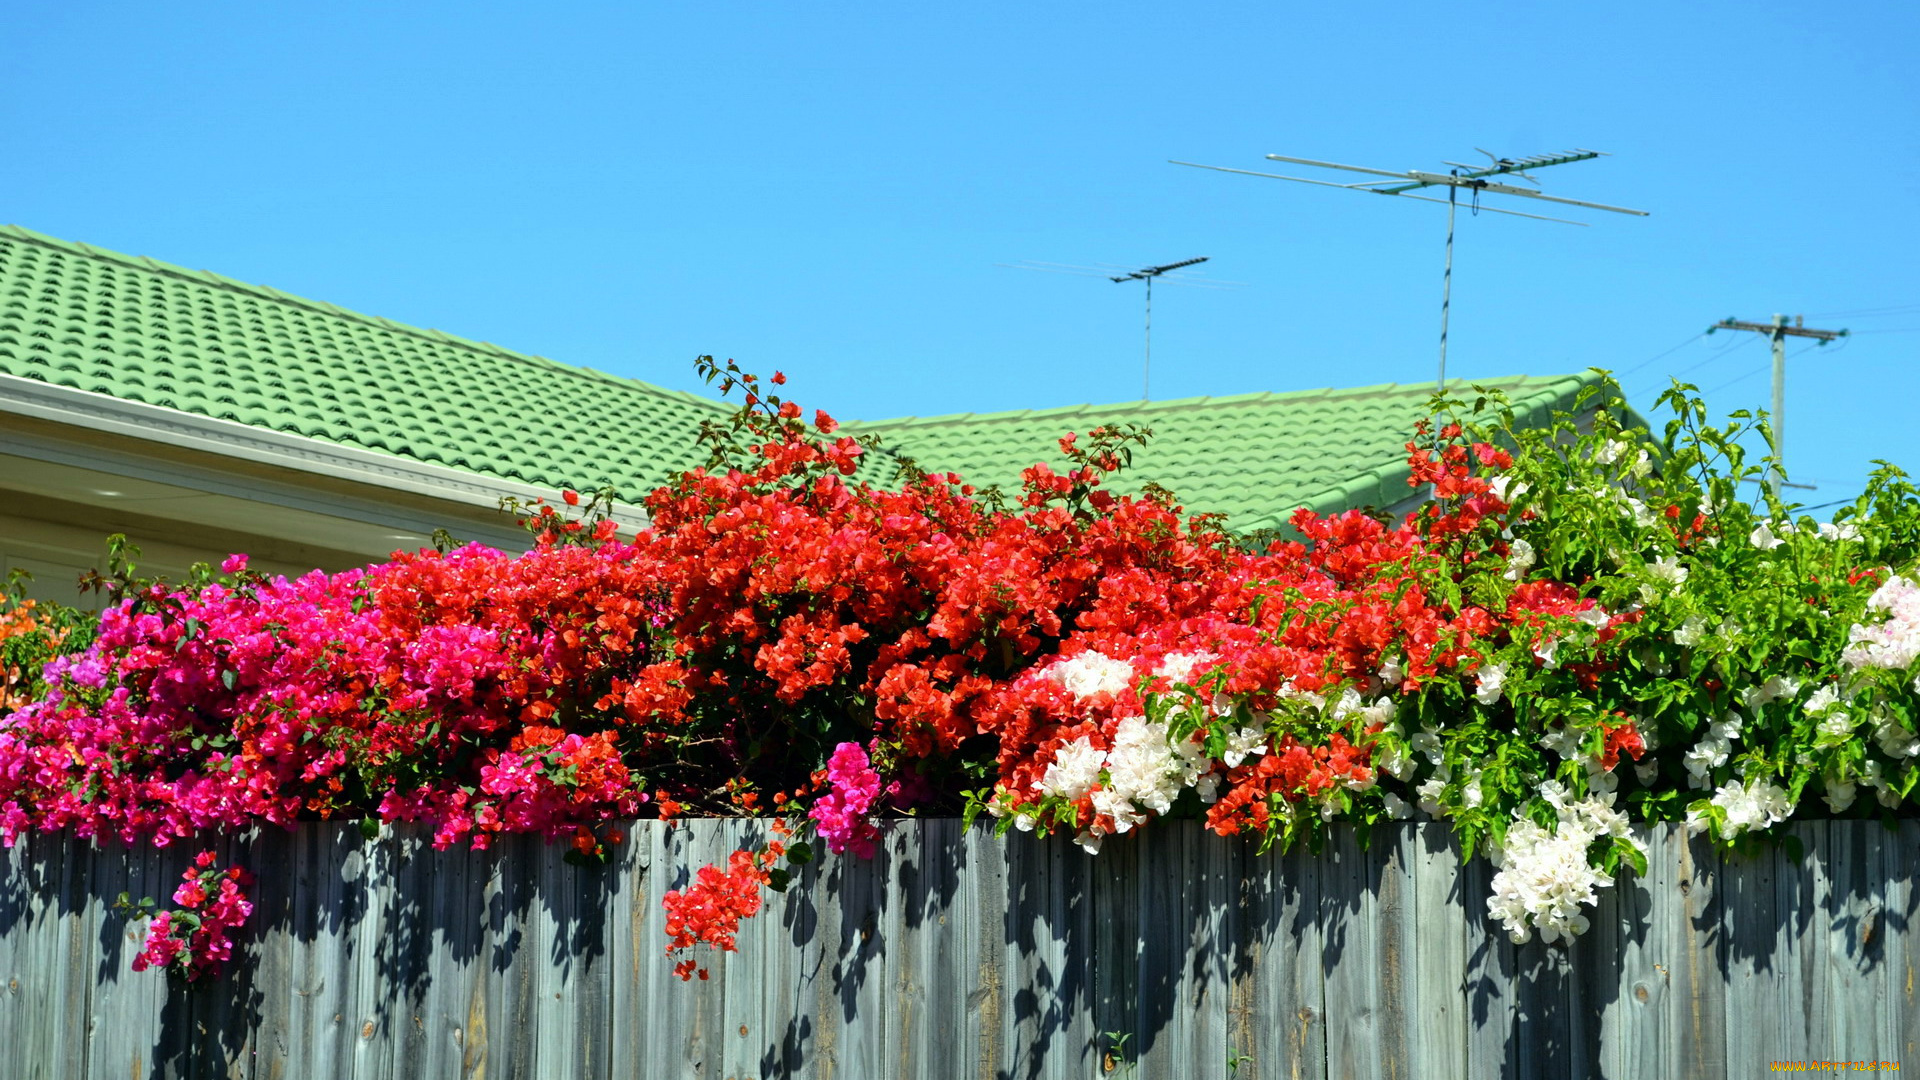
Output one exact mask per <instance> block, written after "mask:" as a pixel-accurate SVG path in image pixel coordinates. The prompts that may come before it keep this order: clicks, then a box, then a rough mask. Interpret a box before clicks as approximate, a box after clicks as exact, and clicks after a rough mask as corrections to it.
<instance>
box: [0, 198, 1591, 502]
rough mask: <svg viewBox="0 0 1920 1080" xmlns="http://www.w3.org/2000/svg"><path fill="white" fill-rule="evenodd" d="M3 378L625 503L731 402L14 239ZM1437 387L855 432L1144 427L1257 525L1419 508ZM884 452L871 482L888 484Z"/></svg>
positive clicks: (995, 469)
mask: <svg viewBox="0 0 1920 1080" xmlns="http://www.w3.org/2000/svg"><path fill="white" fill-rule="evenodd" d="M0 294H3V295H4V297H5V298H4V299H0V373H5V374H9V375H16V376H24V377H27V378H34V379H41V380H46V381H52V382H56V383H60V384H62V385H67V386H73V387H78V388H81V389H87V390H94V391H97V392H100V393H105V394H112V395H115V396H118V397H124V398H129V399H132V400H139V401H149V402H156V403H164V404H167V405H169V406H171V407H173V408H177V409H180V410H183V411H186V412H192V413H199V414H201V415H204V416H210V417H218V418H223V419H230V420H238V421H239V422H241V423H247V424H254V425H257V426H260V427H267V428H274V429H278V430H283V431H293V432H300V433H304V434H307V435H309V436H311V437H314V438H320V439H325V440H328V441H331V442H336V443H341V444H346V445H354V446H361V447H367V448H372V449H379V450H384V451H386V452H389V453H393V454H397V455H401V456H405V457H410V458H414V459H416V460H421V461H431V462H439V463H447V464H450V465H451V466H453V467H457V468H464V469H467V470H469V471H473V472H479V473H485V474H488V475H492V476H496V477H508V478H514V479H519V480H524V481H526V482H528V483H530V484H534V485H538V486H541V487H545V488H561V487H575V488H591V487H597V486H599V485H601V484H603V483H607V482H612V483H614V484H615V485H617V486H618V487H619V488H620V489H621V491H622V492H623V494H624V495H625V496H626V497H629V498H631V497H635V496H637V495H638V494H640V493H641V492H644V491H646V490H649V489H651V488H652V487H654V486H656V485H658V484H660V483H662V482H664V481H665V480H667V479H668V477H670V476H671V475H673V474H674V473H677V472H679V471H680V470H682V469H685V468H687V467H689V466H691V465H694V464H697V463H698V462H699V460H701V458H702V454H701V453H700V451H699V449H698V447H697V446H696V445H695V438H694V436H695V435H696V433H697V432H698V431H699V427H700V424H701V422H702V421H703V420H707V419H721V418H724V417H725V416H726V415H727V414H728V413H729V411H730V407H729V406H727V405H724V404H722V403H720V402H715V401H711V400H708V399H705V398H700V397H696V396H694V395H691V394H684V393H680V392H678V391H673V390H667V389H664V388H662V387H658V386H653V385H651V384H648V383H644V382H640V381H637V380H633V379H624V378H619V377H616V376H613V375H608V374H605V373H603V372H599V371H594V370H591V369H587V368H578V367H569V366H567V365H565V364H561V363H558V362H556V361H553V360H550V359H547V358H546V357H541V356H533V355H528V354H524V353H516V352H513V351H510V350H507V349H503V348H500V347H499V346H497V345H493V344H490V343H486V342H478V341H473V340H471V339H468V338H463V337H459V336H456V335H454V334H449V333H446V332H444V331H440V330H423V329H419V328H416V327H411V326H406V325H403V324H401V323H398V322H394V321H392V320H390V319H384V318H375V317H371V316H366V315H361V314H358V313H355V312H351V311H347V310H345V309H344V308H340V307H337V306H335V305H333V304H329V303H324V302H320V301H314V300H306V299H302V298H300V297H297V296H292V295H289V294H287V293H284V292H281V291H279V290H275V289H269V288H265V287H262V286H255V285H246V284H242V283H240V282H237V281H234V280H233V279H231V278H227V277H223V276H221V275H219V274H215V273H211V272H209V271H203V270H187V269H184V268H182V267H178V266H173V265H170V264H167V263H163V262H159V261H157V260H154V259H149V258H144V257H141V258H134V257H131V256H126V255H121V254H117V253H115V252H111V251H107V250H104V249H101V248H96V247H91V246H89V245H84V244H73V243H68V242H67V241H63V240H58V239H55V238H53V237H49V236H43V235H41V234H39V233H35V232H31V231H29V230H26V229H22V228H19V227H17V226H0ZM1588 381H1589V378H1588V377H1586V376H1561V377H1553V378H1538V377H1535V378H1528V377H1515V378H1510V379H1499V380H1492V381H1491V382H1490V383H1489V385H1498V386H1501V387H1503V388H1504V389H1506V390H1507V391H1508V393H1509V394H1510V395H1511V396H1512V397H1513V399H1514V401H1515V405H1516V409H1515V411H1516V413H1517V414H1519V415H1520V416H1523V417H1525V416H1527V415H1529V414H1535V415H1542V414H1544V412H1545V410H1547V409H1549V408H1551V407H1554V406H1560V407H1565V406H1566V405H1567V404H1568V403H1570V401H1571V398H1572V396H1573V394H1574V393H1576V392H1577V391H1578V390H1579V388H1580V387H1581V386H1583V385H1585V384H1586V383H1587V382H1588ZM1432 389H1433V387H1432V385H1431V384H1415V385H1399V384H1393V383H1386V384H1382V385H1378V386H1367V387H1351V388H1345V389H1324V390H1303V391H1296V392H1292V393H1250V394H1235V395H1230V396H1222V397H1198V398H1185V399H1180V400H1173V401H1156V402H1151V403H1144V402H1132V403H1121V404H1112V405H1065V406H1058V407H1053V408H1044V409H1022V410H1017V411H1013V412H1005V413H991V414H955V415H946V416H931V417H911V416H910V417H901V418H899V419H895V420H886V421H876V422H869V423H848V424H847V425H846V430H847V431H848V432H849V433H856V434H857V433H860V432H872V433H875V434H879V435H880V436H882V437H883V439H884V440H885V445H886V448H887V450H888V451H889V452H905V453H907V454H910V455H911V456H913V457H914V458H915V459H916V460H917V461H919V462H920V464H921V465H922V466H923V467H925V468H928V469H935V470H939V471H943V472H944V471H955V472H959V473H961V474H962V475H964V476H966V477H967V478H968V479H969V480H970V481H973V482H975V483H981V484H988V483H998V484H1001V485H1003V486H1007V487H1012V486H1013V485H1016V484H1017V483H1018V482H1019V476H1020V472H1021V470H1022V469H1024V468H1025V467H1026V466H1027V465H1030V464H1032V463H1033V462H1034V461H1038V460H1047V461H1050V462H1052V463H1053V464H1055V465H1056V466H1058V465H1060V464H1061V461H1060V455H1059V448H1058V445H1057V442H1056V440H1057V439H1058V438H1059V437H1060V436H1061V435H1064V434H1066V433H1067V432H1068V431H1079V432H1082V433H1084V432H1086V431H1087V430H1088V429H1090V428H1092V427H1095V426H1097V425H1100V424H1107V423H1120V422H1134V423H1142V424H1146V425H1148V426H1150V427H1151V428H1152V429H1153V430H1154V437H1153V439H1152V441H1150V442H1149V443H1148V444H1147V445H1146V446H1145V447H1144V448H1141V449H1140V450H1138V451H1137V452H1136V454H1135V456H1134V463H1133V468H1132V469H1131V470H1130V471H1129V472H1128V473H1127V474H1124V475H1123V477H1122V478H1121V483H1120V484H1119V485H1118V486H1119V487H1120V488H1121V489H1123V490H1126V489H1137V487H1138V486H1139V485H1140V484H1141V483H1143V482H1145V481H1148V480H1151V481H1154V482H1157V483H1159V484H1161V485H1163V486H1165V487H1168V488H1171V489H1172V490H1174V491H1175V492H1176V493H1177V494H1179V495H1180V496H1181V497H1182V498H1183V499H1184V500H1185V501H1186V502H1187V504H1188V505H1189V506H1192V507H1194V508H1196V509H1206V510H1219V511H1225V512H1227V513H1229V514H1230V515H1231V523H1232V524H1233V525H1235V526H1236V527H1239V528H1242V529H1250V528H1259V527H1272V526H1277V525H1279V524H1281V523H1282V522H1284V520H1285V519H1286V517H1287V515H1288V514H1289V513H1290V512H1291V510H1292V509H1293V508H1294V507H1295V506H1302V505H1304V506H1311V507H1313V508H1315V509H1318V510H1323V511H1325V510H1332V509H1336V508H1338V507H1340V506H1345V505H1350V504H1352V503H1353V502H1354V501H1356V500H1357V501H1359V502H1374V503H1387V502H1392V501H1396V500H1397V499H1399V498H1402V497H1404V495H1405V493H1406V492H1407V490H1408V489H1407V487H1406V475H1407V473H1406V463H1405V454H1404V450H1403V448H1402V444H1403V443H1404V442H1405V441H1406V438H1407V433H1408V432H1409V431H1410V430H1411V428H1412V425H1413V423H1414V421H1416V420H1418V419H1419V418H1420V417H1421V415H1422V414H1423V406H1424V404H1425V402H1426V400H1427V398H1428V397H1429V395H1430V394H1431V392H1432ZM887 456H888V455H887V454H883V455H881V456H880V458H879V459H876V460H874V461H872V462H871V463H870V464H869V465H868V466H866V467H865V468H863V470H862V475H863V476H869V477H871V478H873V479H878V480H884V479H885V478H886V475H887V473H888V469H887V468H886V461H885V460H884V459H885V458H886V457H887Z"/></svg>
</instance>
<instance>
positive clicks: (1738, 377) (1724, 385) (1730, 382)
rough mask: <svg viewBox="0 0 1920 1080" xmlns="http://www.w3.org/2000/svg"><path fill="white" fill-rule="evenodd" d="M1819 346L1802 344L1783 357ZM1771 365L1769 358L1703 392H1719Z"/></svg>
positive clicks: (1789, 356)
mask: <svg viewBox="0 0 1920 1080" xmlns="http://www.w3.org/2000/svg"><path fill="white" fill-rule="evenodd" d="M1819 347H1820V346H1819V345H1818V344H1814V345H1802V346H1800V347H1799V348H1797V349H1795V350H1793V351H1792V352H1790V353H1788V354H1787V355H1786V356H1785V357H1784V359H1786V360H1791V359H1793V358H1794V357H1796V356H1799V355H1800V354H1801V353H1805V352H1812V351H1813V350H1814V349H1817V348H1819ZM1835 351H1836V352H1837V351H1838V350H1835ZM1772 366H1773V361H1771V360H1769V361H1767V362H1766V363H1765V364H1762V365H1760V366H1759V367H1757V368H1754V369H1753V370H1752V371H1749V372H1747V373H1746V374H1745V375H1736V376H1734V377H1733V378H1731V379H1728V380H1727V381H1726V382H1723V383H1721V384H1720V385H1719V386H1716V387H1714V388H1713V389H1711V390H1707V391H1705V393H1707V394H1717V393H1719V392H1720V391H1722V390H1725V389H1726V388H1727V387H1729V386H1732V385H1734V384H1735V383H1743V382H1746V381H1747V380H1748V379H1751V378H1753V377H1754V376H1755V375H1758V374H1760V373H1761V372H1763V371H1765V370H1767V369H1768V368H1770V367H1772Z"/></svg>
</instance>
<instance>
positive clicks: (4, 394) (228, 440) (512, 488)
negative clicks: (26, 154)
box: [0, 375, 647, 528]
mask: <svg viewBox="0 0 1920 1080" xmlns="http://www.w3.org/2000/svg"><path fill="white" fill-rule="evenodd" d="M8 414H11V415H17V416H27V417H32V418H34V419H37V420H44V421H49V422H52V423H57V424H64V425H68V426H70V427H75V428H81V429H84V430H89V431H98V432H104V433H107V434H112V435H118V436H122V437H125V438H131V439H145V440H148V441H150V442H158V443H163V444H165V445H168V446H176V447H182V448H186V449H191V450H197V451H200V452H202V453H207V454H214V455H218V456H221V457H228V458H235V459H238V460H241V461H248V462H253V463H256V464H261V465H271V466H277V467H279V468H283V469H293V470H296V471H299V472H306V473H313V474H316V475H320V476H326V477H331V478H333V479H336V480H344V481H347V482H349V483H353V484H360V485H364V486H367V487H372V488H385V489H388V490H391V491H403V492H407V493H408V494H412V495H418V496H424V497H426V498H431V499H441V500H445V501H447V502H454V503H461V504H464V505H467V506H473V507H482V508H485V509H488V510H492V509H496V508H498V507H499V505H500V500H501V499H502V498H508V497H511V498H516V499H520V500H522V501H527V500H530V499H540V498H544V499H552V498H553V497H554V496H555V495H557V494H558V493H557V492H554V491H549V490H546V489H544V488H541V487H539V486H537V485H534V484H528V483H525V482H522V481H517V480H504V479H500V478H498V477H492V476H486V475H483V474H481V473H473V472H467V471H465V470H463V469H452V468H448V467H446V466H444V465H433V464H429V463H427V462H424V461H414V460H411V459H409V458H403V457H399V456H397V455H393V454H383V453H380V452H378V451H374V450H362V449H359V448H358V447H352V446H343V445H341V444H339V443H332V442H327V441H325V440H323V439H315V438H310V437H308V436H305V435H295V434H291V433H289V432H285V431H274V430H273V429H271V428H263V427H255V426H254V425H252V424H242V423H239V422H237V421H233V420H222V419H217V418H215V417H211V416H201V415H200V414H198V413H190V412H185V411H183V410H180V409H170V408H167V407H166V406H163V405H148V404H146V403H144V402H139V401H129V400H127V399H125V398H118V397H114V396H113V395H111V394H100V393H95V392H94V391H91V390H76V389H74V388H73V387H70V386H56V385H54V384H52V383H45V382H41V381H39V380H37V379H23V378H20V377H19V376H17V375H0V416H4V415H8ZM156 479H158V478H157V477H156ZM231 493H232V494H238V492H231ZM613 519H614V521H615V522H617V523H618V524H620V525H622V526H624V527H626V528H638V527H640V526H642V525H644V524H646V522H647V514H646V511H645V510H644V509H643V508H641V507H638V506H634V505H631V504H627V503H619V504H616V505H615V506H614V511H613Z"/></svg>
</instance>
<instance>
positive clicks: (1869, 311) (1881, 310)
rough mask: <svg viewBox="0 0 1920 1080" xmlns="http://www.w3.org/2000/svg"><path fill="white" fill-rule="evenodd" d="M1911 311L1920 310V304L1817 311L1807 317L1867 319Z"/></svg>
mask: <svg viewBox="0 0 1920 1080" xmlns="http://www.w3.org/2000/svg"><path fill="white" fill-rule="evenodd" d="M1909 311H1920V304H1900V305H1897V306H1895V307H1877V308H1854V309H1853V310H1851V311H1816V312H1814V313H1812V314H1811V315H1807V316H1805V317H1806V318H1809V319H1846V318H1854V319H1866V318H1873V317H1876V316H1881V315H1904V314H1906V313H1907V312H1909Z"/></svg>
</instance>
